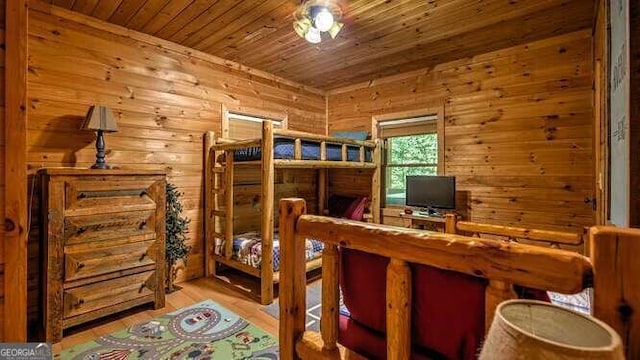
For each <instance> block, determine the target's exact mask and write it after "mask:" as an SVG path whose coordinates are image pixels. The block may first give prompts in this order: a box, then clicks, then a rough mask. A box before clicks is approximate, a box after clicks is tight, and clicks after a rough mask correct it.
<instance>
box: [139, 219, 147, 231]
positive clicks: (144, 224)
mask: <svg viewBox="0 0 640 360" xmlns="http://www.w3.org/2000/svg"><path fill="white" fill-rule="evenodd" d="M145 227H147V222H146V221H143V222H141V223H140V226H138V229H140V230H142V229H144V228H145Z"/></svg>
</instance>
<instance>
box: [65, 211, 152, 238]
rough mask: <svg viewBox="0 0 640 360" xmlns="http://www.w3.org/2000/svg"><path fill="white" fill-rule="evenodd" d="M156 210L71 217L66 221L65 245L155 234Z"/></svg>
mask: <svg viewBox="0 0 640 360" xmlns="http://www.w3.org/2000/svg"><path fill="white" fill-rule="evenodd" d="M155 230H156V213H155V210H145V211H130V212H119V213H109V214H103V213H98V214H93V215H83V216H70V217H66V218H65V219H64V230H63V231H64V235H63V239H64V244H65V245H73V244H80V243H87V242H93V241H102V240H107V239H116V238H123V237H131V236H150V235H153V234H155Z"/></svg>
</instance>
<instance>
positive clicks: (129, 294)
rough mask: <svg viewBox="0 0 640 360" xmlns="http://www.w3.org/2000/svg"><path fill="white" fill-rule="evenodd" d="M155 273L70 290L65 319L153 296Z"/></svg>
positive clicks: (66, 292)
mask: <svg viewBox="0 0 640 360" xmlns="http://www.w3.org/2000/svg"><path fill="white" fill-rule="evenodd" d="M155 278H156V273H155V271H146V272H143V273H139V274H134V275H129V276H124V277H121V278H117V279H112V280H107V281H102V282H99V283H95V284H91V285H86V286H81V287H77V288H74V289H68V290H65V291H64V300H63V303H64V305H63V306H64V317H65V318H69V317H72V316H77V315H82V314H85V313H88V312H91V311H96V310H99V309H102V308H105V307H108V306H112V305H115V304H119V303H124V302H127V301H131V300H135V299H139V298H142V297H146V296H153V294H154V290H155V288H156V285H157V284H156V280H155Z"/></svg>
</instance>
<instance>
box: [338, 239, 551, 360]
mask: <svg viewBox="0 0 640 360" xmlns="http://www.w3.org/2000/svg"><path fill="white" fill-rule="evenodd" d="M388 263H389V259H388V258H385V257H382V256H378V255H375V254H371V253H365V252H361V251H357V250H352V249H341V250H340V269H341V272H340V288H341V290H342V296H343V301H344V304H345V306H346V308H347V310H348V311H349V313H350V315H349V316H347V315H344V314H341V315H340V327H339V330H340V331H339V339H340V343H341V344H342V345H344V346H345V347H347V348H349V349H351V350H354V351H355V352H357V353H359V354H362V355H364V356H367V357H369V358H371V359H384V358H386V339H385V329H386V313H385V307H386V281H385V279H386V269H387V265H388ZM411 270H412V271H411V272H412V291H411V292H412V303H411V306H412V313H411V316H412V319H411V323H412V324H413V328H412V329H411V330H412V336H413V338H412V344H414V346H413V349H412V358H414V359H475V358H476V354H477V352H478V350H479V349H480V346H481V343H482V340H483V338H484V334H485V288H486V286H487V281H486V280H485V279H483V278H478V277H474V276H470V275H465V274H462V273H458V272H453V271H447V270H441V269H438V268H434V267H430V266H424V265H413V266H412V269H411ZM518 293H519V294H521V295H522V296H521V297H524V298H533V299H538V300H547V301H548V298H547V297H546V293H545V292H544V291H536V290H530V289H521V290H518Z"/></svg>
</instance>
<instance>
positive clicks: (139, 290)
mask: <svg viewBox="0 0 640 360" xmlns="http://www.w3.org/2000/svg"><path fill="white" fill-rule="evenodd" d="M146 286H147V284H145V283H142V284H140V289H138V293H141V292H142V290H144V288H145V287H146Z"/></svg>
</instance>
